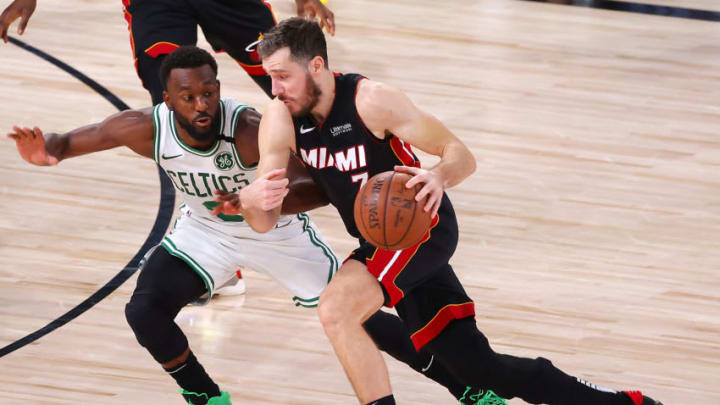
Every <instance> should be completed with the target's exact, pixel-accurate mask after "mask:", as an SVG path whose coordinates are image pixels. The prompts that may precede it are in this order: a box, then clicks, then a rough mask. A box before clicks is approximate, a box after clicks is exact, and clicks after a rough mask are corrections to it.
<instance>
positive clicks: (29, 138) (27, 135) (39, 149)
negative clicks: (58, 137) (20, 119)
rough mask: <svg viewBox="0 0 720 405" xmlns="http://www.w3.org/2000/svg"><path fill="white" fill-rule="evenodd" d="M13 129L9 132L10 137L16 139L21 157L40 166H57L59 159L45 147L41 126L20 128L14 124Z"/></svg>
mask: <svg viewBox="0 0 720 405" xmlns="http://www.w3.org/2000/svg"><path fill="white" fill-rule="evenodd" d="M13 131H14V132H11V133H9V134H7V136H8V138H10V139H13V140H15V145H16V146H17V148H18V152H19V153H20V157H22V158H23V159H25V161H27V162H29V163H32V164H34V165H38V166H55V165H56V164H58V162H59V160H58V159H57V158H56V157H55V156H52V155H51V154H49V153H48V151H47V149H45V138H44V137H43V133H42V131H41V130H40V128H38V127H35V128H33V129H30V128H27V127H26V128H20V127H18V126H13Z"/></svg>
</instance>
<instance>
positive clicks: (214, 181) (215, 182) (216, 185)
mask: <svg viewBox="0 0 720 405" xmlns="http://www.w3.org/2000/svg"><path fill="white" fill-rule="evenodd" d="M210 176H212V181H213V185H214V186H215V190H220V187H218V184H217V178H216V177H215V174H214V173H211V174H210Z"/></svg>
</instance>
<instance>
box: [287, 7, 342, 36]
mask: <svg viewBox="0 0 720 405" xmlns="http://www.w3.org/2000/svg"><path fill="white" fill-rule="evenodd" d="M295 5H296V6H297V15H298V16H299V17H305V18H309V19H310V20H314V19H315V18H317V19H318V20H319V21H318V23H319V24H320V28H323V29H325V30H327V32H328V34H330V35H333V36H334V35H335V14H333V12H332V11H330V9H328V8H327V7H325V4H323V2H321V1H320V0H295Z"/></svg>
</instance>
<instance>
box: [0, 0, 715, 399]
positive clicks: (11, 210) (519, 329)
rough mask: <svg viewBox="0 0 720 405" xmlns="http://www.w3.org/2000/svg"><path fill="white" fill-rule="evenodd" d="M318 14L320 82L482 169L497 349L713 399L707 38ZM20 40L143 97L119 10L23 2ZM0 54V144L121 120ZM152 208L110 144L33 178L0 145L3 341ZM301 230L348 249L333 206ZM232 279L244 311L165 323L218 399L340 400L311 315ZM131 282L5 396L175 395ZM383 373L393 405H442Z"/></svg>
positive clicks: (494, 19) (38, 345) (78, 284)
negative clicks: (141, 328)
mask: <svg viewBox="0 0 720 405" xmlns="http://www.w3.org/2000/svg"><path fill="white" fill-rule="evenodd" d="M5 3H7V2H4V4H5ZM274 3H275V4H274V6H275V9H276V11H277V12H278V14H279V16H280V17H285V16H288V15H289V14H290V13H291V12H292V7H293V6H292V3H291V2H289V1H287V0H282V1H280V0H278V1H275V2H274ZM654 3H657V4H667V2H666V1H660V0H658V1H655V2H654ZM671 3H674V4H673V5H676V6H680V7H696V8H706V9H712V8H714V9H715V10H717V9H720V7H718V6H717V4H716V2H714V1H709V0H697V1H694V2H693V1H690V0H687V1H683V2H681V3H677V2H671ZM330 4H331V6H332V7H333V10H334V11H335V13H336V15H337V23H338V28H337V37H336V38H332V39H330V40H329V47H330V64H331V67H332V68H333V69H335V70H338V71H345V72H350V71H359V72H362V73H364V74H366V75H367V76H369V77H370V78H372V79H376V80H380V81H385V82H387V83H390V84H392V85H394V86H397V87H399V88H401V89H403V90H405V91H406V92H407V93H408V94H409V95H410V96H411V97H412V98H413V99H414V100H415V101H416V103H417V104H419V105H420V106H422V107H423V108H426V109H428V110H429V111H432V112H433V113H434V114H435V115H437V116H438V117H439V118H440V119H442V120H443V121H444V122H445V123H446V124H447V126H448V127H449V128H451V129H452V130H453V131H454V132H455V133H456V134H457V135H458V136H460V137H461V138H462V139H463V140H464V141H465V142H466V143H467V144H468V146H469V147H471V148H472V150H473V152H474V154H475V156H476V157H477V159H478V162H479V167H478V170H477V173H475V174H474V175H473V176H472V177H470V178H469V179H468V180H466V181H465V182H464V183H462V184H461V185H460V186H458V187H456V188H454V189H452V190H451V191H450V195H451V197H452V198H453V201H454V204H455V208H456V210H457V213H458V217H459V220H460V226H461V239H460V245H459V247H458V250H457V252H456V254H455V257H454V259H453V262H452V263H453V265H454V267H455V269H456V271H457V273H458V275H459V277H460V278H461V280H462V281H463V282H464V284H465V286H466V288H467V290H468V291H469V294H470V295H471V296H472V297H473V298H474V299H475V300H476V309H477V313H478V317H477V322H478V325H479V327H480V329H481V330H482V331H484V332H485V333H486V334H487V336H488V337H489V338H490V341H491V342H492V343H493V346H494V348H495V349H496V350H497V351H500V352H505V353H511V354H515V355H522V356H540V355H542V356H545V357H548V358H550V359H552V360H553V361H554V363H555V364H556V365H558V366H560V367H561V368H562V369H564V370H566V371H568V372H570V373H572V374H575V375H577V376H579V377H582V378H584V379H587V380H590V381H592V382H594V383H597V384H600V385H605V386H610V387H615V388H622V389H643V390H645V391H646V392H648V393H649V394H650V395H652V396H654V397H657V398H658V399H660V400H662V401H663V402H665V403H666V404H667V405H684V404H713V403H720V388H719V387H718V384H717V379H718V373H719V372H720V339H719V336H720V292H719V291H720V179H719V177H718V173H719V172H720V140H718V136H717V129H718V128H719V127H720V45H718V44H720V24H719V23H713V22H704V21H694V20H685V19H680V18H668V17H657V16H650V15H642V14H631V13H620V12H612V11H604V10H594V9H588V8H581V7H566V6H562V5H552V4H540V3H531V2H521V1H499V0H488V1H459V2H437V1H430V0H397V1H392V2H387V1H379V0H364V1H360V0H342V1H340V0H333V1H331V3H330ZM12 29H13V32H12V34H13V35H14V29H15V28H14V27H13V28H12ZM20 39H22V40H23V41H27V42H28V43H30V44H31V45H34V46H36V47H38V48H40V49H42V50H44V51H46V52H48V53H50V54H52V55H53V56H55V57H58V58H60V59H61V60H63V61H65V62H67V63H69V64H70V65H72V66H73V67H75V68H77V69H78V70H80V71H82V72H84V73H86V74H88V75H89V76H90V77H92V78H94V79H95V80H97V81H99V82H100V83H101V84H103V85H105V86H107V87H108V88H109V89H110V90H111V91H113V92H114V93H116V94H117V95H118V96H119V97H120V98H122V99H123V100H124V101H125V102H127V103H128V104H130V105H131V106H132V107H144V106H146V105H147V104H148V103H149V96H148V95H147V93H146V92H145V91H144V90H143V89H142V88H141V86H140V83H139V80H138V79H137V77H136V76H135V73H134V71H133V69H132V62H131V58H130V50H129V45H128V41H127V31H126V28H125V22H124V20H123V18H122V13H121V9H120V2H119V1H118V2H92V1H83V0H67V1H62V2H60V1H47V2H41V4H40V5H39V7H38V10H37V11H36V14H35V16H34V17H33V19H32V20H31V22H30V25H29V27H28V30H27V32H26V34H25V35H24V36H23V37H21V38H20ZM202 44H203V46H207V45H206V44H205V43H204V42H203V43H202ZM218 59H219V63H220V78H221V80H222V83H223V95H224V96H232V97H236V98H239V99H240V100H244V101H245V102H247V103H250V104H253V105H256V106H258V107H259V108H260V109H262V106H263V105H264V104H265V103H266V102H267V99H266V97H265V96H264V95H263V94H262V93H261V92H260V91H259V90H258V89H257V88H256V87H255V85H254V84H253V83H252V82H251V81H250V80H249V79H248V78H247V77H246V76H245V74H244V72H242V70H241V69H240V68H239V67H237V66H236V65H235V64H234V63H233V62H232V61H230V60H229V58H228V57H227V56H226V55H218ZM0 62H1V63H0V66H2V67H1V68H0V87H1V88H2V100H1V101H0V107H1V108H0V127H2V129H3V130H4V131H5V130H9V129H10V128H11V126H12V125H13V124H21V125H38V126H40V127H41V128H42V129H44V130H46V131H67V130H70V129H72V128H74V127H77V126H80V125H82V124H86V123H90V122H96V121H98V120H100V119H102V118H104V117H105V116H107V115H109V114H111V113H113V112H114V111H115V110H114V108H113V107H112V106H111V105H110V104H109V103H107V102H106V101H105V100H103V99H102V98H100V97H99V96H98V95H97V94H95V93H93V92H92V91H91V90H89V89H88V88H87V87H86V86H84V85H82V84H81V83H79V82H77V81H76V80H75V79H74V78H72V77H70V76H69V75H67V74H66V73H63V72H61V71H59V70H58V69H56V68H54V67H53V66H51V65H50V64H48V63H47V62H45V61H43V60H41V59H39V58H37V57H36V56H33V55H31V54H29V53H27V52H26V51H24V50H21V49H19V48H18V47H16V46H13V45H10V44H8V45H0ZM3 133H4V132H3ZM432 162H434V159H429V158H428V159H425V160H424V163H425V165H426V166H427V165H429V164H432ZM158 198H159V193H158V181H157V176H156V173H155V167H154V165H153V163H152V162H151V161H149V160H147V159H142V158H138V157H136V156H134V155H133V154H132V153H131V152H130V151H128V150H116V151H108V152H103V153H99V154H96V155H94V156H87V157H82V158H76V159H71V160H68V161H65V162H62V163H61V164H60V166H59V167H55V168H38V167H31V166H29V165H27V164H25V163H24V162H23V161H22V160H21V159H20V158H19V157H18V156H17V155H16V152H15V147H14V144H13V143H12V142H10V141H9V140H3V141H0V212H2V214H1V215H0V257H2V261H0V325H1V327H0V346H4V345H6V344H10V343H12V342H14V341H16V340H17V339H20V338H22V337H23V336H25V335H26V334H28V333H31V332H33V331H35V330H36V329H38V328H41V327H42V326H44V325H46V324H47V323H48V322H50V321H52V320H53V319H55V318H56V317H58V316H59V315H61V314H63V313H64V312H66V311H67V310H69V309H70V308H72V307H74V306H75V305H77V304H78V303H80V302H81V301H82V300H83V299H85V298H86V297H88V296H89V295H90V294H92V293H93V292H94V291H96V290H97V289H98V288H99V287H100V286H102V285H103V284H104V283H105V282H107V281H108V280H109V279H110V278H112V277H113V276H114V275H115V274H116V273H117V272H118V271H120V270H121V269H122V268H123V266H124V265H125V264H126V263H127V262H128V261H129V260H130V258H131V257H133V255H134V254H135V252H136V251H137V250H138V249H139V247H140V246H141V244H142V243H143V241H144V240H145V238H146V236H147V235H148V232H149V231H150V228H151V226H152V223H153V220H154V218H155V215H156V211H157V204H158ZM313 216H314V218H315V221H316V222H317V223H318V224H319V226H320V227H321V229H322V230H323V232H324V234H325V236H326V238H327V239H328V240H329V241H330V243H331V244H332V245H333V246H334V248H335V249H336V250H337V252H338V253H339V254H340V255H341V256H344V255H346V254H347V253H348V252H349V251H350V250H351V249H352V247H353V246H354V244H353V242H352V240H350V239H349V238H348V237H347V236H345V234H344V230H343V227H342V225H341V223H340V220H339V218H337V215H336V214H335V213H334V211H333V210H332V209H329V208H325V209H321V210H318V211H317V212H314V213H313ZM246 277H247V279H248V285H249V286H248V288H249V291H248V293H247V295H246V297H244V298H239V299H229V298H228V299H221V300H218V301H215V302H213V303H212V304H211V305H210V306H208V307H204V308H187V309H185V310H183V311H182V312H181V314H180V315H179V317H178V322H179V323H180V324H181V326H182V328H183V330H185V332H186V333H187V335H188V336H189V339H190V342H191V346H192V348H193V350H194V351H195V353H196V354H197V356H198V358H199V359H200V360H201V361H202V362H203V364H204V365H205V367H206V369H207V370H208V371H209V372H210V373H211V374H212V375H213V376H214V377H215V378H216V381H218V382H219V384H220V385H221V386H222V387H223V388H224V389H227V390H228V391H230V393H231V394H232V396H233V399H234V403H236V404H311V403H312V404H352V403H356V401H355V400H354V398H353V395H352V389H351V387H350V385H349V384H348V382H347V380H346V378H345V376H344V374H343V372H342V369H341V367H340V365H339V363H338V362H337V360H336V359H335V357H334V355H333V352H332V349H331V348H330V345H329V343H328V342H327V340H326V338H325V337H324V335H323V332H322V330H321V327H320V325H319V323H318V322H317V320H316V316H315V312H314V311H313V310H302V309H298V308H295V307H294V306H292V304H291V301H290V300H289V297H288V295H287V294H286V293H284V292H283V291H282V290H281V289H280V287H278V286H276V285H275V284H274V283H273V282H272V281H271V280H269V279H267V278H265V277H263V276H260V275H257V274H255V273H253V272H246ZM135 280H136V276H134V277H132V278H131V279H130V280H129V281H128V282H126V283H125V284H124V285H122V286H121V287H120V288H119V289H118V290H117V291H116V292H115V293H113V294H112V295H111V296H110V297H108V298H107V299H105V300H103V301H101V302H100V303H98V304H97V305H96V306H95V307H93V308H92V309H91V310H89V311H88V312H87V313H85V314H84V315H82V316H80V317H79V318H78V319H76V320H74V321H72V322H70V323H69V324H68V325H66V326H64V327H62V328H60V329H59V330H57V331H55V332H53V333H51V334H49V335H48V336H46V337H44V338H42V339H40V340H39V341H37V342H35V343H33V344H31V345H28V346H26V347H23V348H21V349H19V350H18V351H15V352H13V353H11V354H9V355H7V356H5V357H3V358H2V359H0V403H2V404H3V405H5V404H8V405H10V404H13V405H14V404H28V403H30V404H73V403H103V404H125V403H147V404H166V403H167V404H170V403H180V399H179V397H178V395H177V394H176V393H175V391H176V387H175V384H174V382H172V380H171V379H170V378H169V377H168V376H166V375H164V373H163V372H162V371H161V370H160V367H159V366H158V365H157V364H155V363H154V361H153V360H152V359H151V358H150V356H149V355H148V354H147V353H146V352H145V351H144V349H142V348H141V347H140V346H139V345H138V344H137V343H136V342H135V339H134V336H133V335H132V333H131V331H130V329H129V327H128V326H127V325H126V323H125V320H124V316H123V307H124V304H125V303H126V302H127V300H128V298H129V294H130V292H131V291H132V289H133V287H134V284H135ZM389 367H390V372H391V375H392V382H393V386H394V388H395V392H396V397H397V399H398V400H399V403H401V404H410V403H413V404H452V403H454V402H453V401H452V398H451V397H450V396H449V395H448V394H447V393H446V392H445V391H444V390H443V389H442V388H440V387H438V386H436V385H433V384H432V383H430V382H429V381H427V380H425V379H424V378H423V377H420V376H418V375H416V374H415V373H414V372H413V371H411V370H409V369H408V368H407V367H405V366H404V365H401V364H398V363H397V362H394V361H389ZM510 403H511V404H514V405H518V404H521V403H523V402H522V401H520V400H517V399H515V400H512V401H510Z"/></svg>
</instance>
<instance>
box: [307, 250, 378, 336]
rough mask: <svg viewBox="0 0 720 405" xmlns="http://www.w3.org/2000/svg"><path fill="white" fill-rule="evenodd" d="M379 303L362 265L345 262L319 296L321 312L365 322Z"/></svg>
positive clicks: (373, 282)
mask: <svg viewBox="0 0 720 405" xmlns="http://www.w3.org/2000/svg"><path fill="white" fill-rule="evenodd" d="M382 304H383V293H382V289H381V288H380V284H378V282H377V279H375V278H374V277H373V276H372V275H371V274H370V273H369V272H368V271H367V268H366V267H365V264H363V263H361V262H359V261H357V260H354V259H349V260H346V261H345V262H344V263H343V264H342V266H340V270H338V272H337V274H336V275H335V277H333V279H332V281H331V282H330V284H328V286H327V288H326V289H325V291H323V293H322V296H321V297H320V306H321V311H324V312H326V313H327V312H330V313H333V314H334V316H342V317H343V318H346V319H347V317H357V319H356V320H357V321H360V322H365V321H366V320H367V319H369V318H370V317H371V316H372V315H373V314H375V313H376V312H377V311H378V310H379V309H380V307H382Z"/></svg>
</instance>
